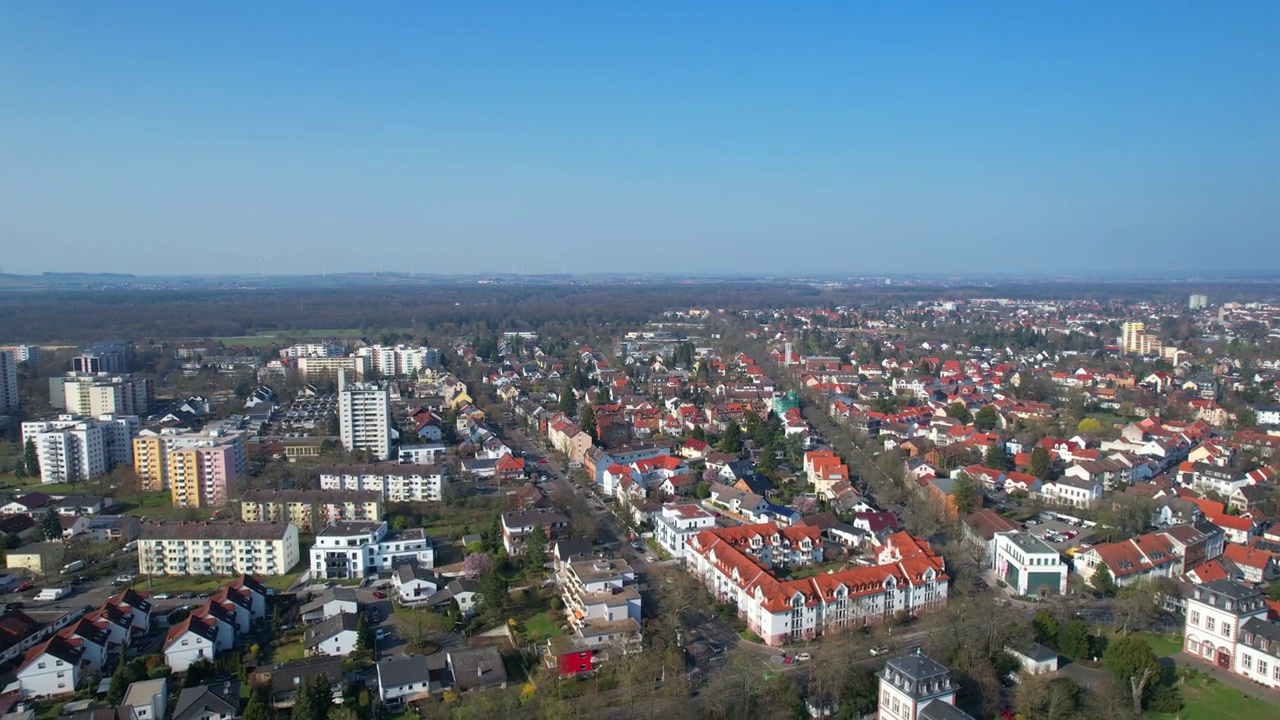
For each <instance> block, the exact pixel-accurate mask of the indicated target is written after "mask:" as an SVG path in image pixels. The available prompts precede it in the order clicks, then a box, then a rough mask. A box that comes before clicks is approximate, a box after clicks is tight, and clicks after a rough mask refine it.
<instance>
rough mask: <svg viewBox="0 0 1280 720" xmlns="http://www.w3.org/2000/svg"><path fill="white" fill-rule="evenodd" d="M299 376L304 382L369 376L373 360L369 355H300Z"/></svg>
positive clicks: (359, 378) (360, 378) (355, 378)
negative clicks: (341, 376)
mask: <svg viewBox="0 0 1280 720" xmlns="http://www.w3.org/2000/svg"><path fill="white" fill-rule="evenodd" d="M297 368H298V376H299V377H300V378H302V381H303V382H308V383H310V382H317V381H319V380H324V379H326V378H329V379H332V378H336V377H338V376H339V375H345V376H346V377H348V378H350V379H353V380H364V379H365V378H366V377H369V374H370V371H371V370H372V368H373V362H372V360H371V359H370V358H367V357H321V356H312V357H299V358H298V359H297Z"/></svg>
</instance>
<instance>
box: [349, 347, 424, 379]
mask: <svg viewBox="0 0 1280 720" xmlns="http://www.w3.org/2000/svg"><path fill="white" fill-rule="evenodd" d="M356 356H357V357H367V358H369V362H370V365H371V367H372V368H373V371H374V372H375V373H377V374H378V376H379V377H384V378H389V377H414V376H416V375H417V374H418V373H419V372H421V371H422V370H423V369H425V368H429V367H435V366H437V365H439V364H440V351H439V350H433V349H431V348H429V347H425V346H422V347H409V346H406V345H396V346H394V347H391V346H387V345H371V346H365V347H362V348H359V349H358V350H356Z"/></svg>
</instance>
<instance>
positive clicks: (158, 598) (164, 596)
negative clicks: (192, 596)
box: [151, 593, 173, 600]
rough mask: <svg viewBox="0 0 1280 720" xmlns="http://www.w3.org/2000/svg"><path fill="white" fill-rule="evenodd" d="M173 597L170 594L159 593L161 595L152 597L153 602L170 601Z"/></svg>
mask: <svg viewBox="0 0 1280 720" xmlns="http://www.w3.org/2000/svg"><path fill="white" fill-rule="evenodd" d="M171 597H173V596H172V595H170V594H169V593H159V594H156V595H152V596H151V599H152V600H168V599H169V598H171Z"/></svg>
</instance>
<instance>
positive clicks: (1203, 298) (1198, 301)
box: [1187, 295, 1209, 310]
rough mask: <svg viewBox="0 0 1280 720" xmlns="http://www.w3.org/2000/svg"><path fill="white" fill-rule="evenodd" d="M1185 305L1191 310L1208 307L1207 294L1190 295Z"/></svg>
mask: <svg viewBox="0 0 1280 720" xmlns="http://www.w3.org/2000/svg"><path fill="white" fill-rule="evenodd" d="M1187 306H1188V307H1189V308H1190V309H1192V310H1203V309H1204V308H1207V307H1209V296H1208V295H1192V296H1191V299H1190V300H1189V301H1188V302H1187Z"/></svg>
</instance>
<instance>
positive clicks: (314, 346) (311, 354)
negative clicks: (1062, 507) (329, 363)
mask: <svg viewBox="0 0 1280 720" xmlns="http://www.w3.org/2000/svg"><path fill="white" fill-rule="evenodd" d="M344 351H345V350H344V348H343V347H342V346H341V345H339V344H338V343H332V342H329V343H298V344H297V345H290V346H289V347H287V348H282V349H281V350H280V358H281V359H282V360H297V359H298V358H304V357H305V358H324V357H341V356H342V353H343V352H344Z"/></svg>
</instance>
